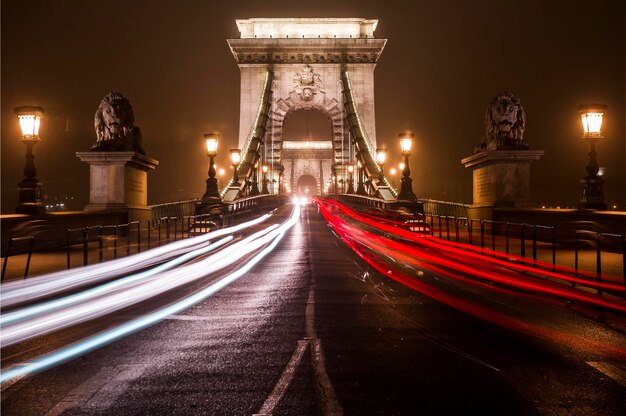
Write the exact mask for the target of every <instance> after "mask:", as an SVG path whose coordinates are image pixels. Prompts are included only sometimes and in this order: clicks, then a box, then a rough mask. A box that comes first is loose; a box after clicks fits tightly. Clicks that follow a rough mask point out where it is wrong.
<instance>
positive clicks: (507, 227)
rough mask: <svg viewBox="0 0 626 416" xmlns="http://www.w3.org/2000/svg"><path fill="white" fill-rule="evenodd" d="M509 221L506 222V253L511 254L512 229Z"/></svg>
mask: <svg viewBox="0 0 626 416" xmlns="http://www.w3.org/2000/svg"><path fill="white" fill-rule="evenodd" d="M510 225H511V224H509V222H507V223H506V254H509V230H510V228H511V227H510Z"/></svg>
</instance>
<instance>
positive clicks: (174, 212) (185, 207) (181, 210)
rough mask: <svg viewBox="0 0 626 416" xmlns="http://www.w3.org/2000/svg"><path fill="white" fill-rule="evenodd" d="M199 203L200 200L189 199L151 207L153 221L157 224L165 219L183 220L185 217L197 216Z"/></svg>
mask: <svg viewBox="0 0 626 416" xmlns="http://www.w3.org/2000/svg"><path fill="white" fill-rule="evenodd" d="M198 202H200V200H199V199H188V200H185V201H177V202H168V203H165V204H156V205H151V206H150V207H149V208H150V209H151V210H152V214H151V219H152V221H153V222H154V223H156V222H157V221H158V220H159V219H161V218H163V217H177V218H183V217H185V216H190V215H195V213H196V205H197V204H198Z"/></svg>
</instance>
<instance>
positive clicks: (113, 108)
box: [91, 92, 146, 155]
mask: <svg viewBox="0 0 626 416" xmlns="http://www.w3.org/2000/svg"><path fill="white" fill-rule="evenodd" d="M134 124H135V114H134V112H133V107H132V106H131V105H130V102H129V101H128V100H127V99H126V98H125V97H124V96H123V95H122V94H120V93H119V92H111V93H109V94H107V95H106V96H105V97H104V98H103V99H102V101H101V102H100V105H99V106H98V110H97V111H96V115H95V117H94V127H95V129H96V136H97V140H96V144H94V145H93V146H92V147H91V151H96V152H124V151H133V152H137V153H140V154H142V155H145V154H146V152H145V150H144V149H143V147H142V146H141V141H142V138H141V131H140V130H139V127H135V126H134Z"/></svg>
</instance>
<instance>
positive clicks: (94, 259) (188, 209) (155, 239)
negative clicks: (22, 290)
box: [2, 194, 289, 280]
mask: <svg viewBox="0 0 626 416" xmlns="http://www.w3.org/2000/svg"><path fill="white" fill-rule="evenodd" d="M288 201H289V198H288V197H287V196H284V195H273V194H270V195H259V196H255V197H249V198H242V199H239V200H236V201H234V202H231V203H228V204H221V205H216V206H214V207H213V208H215V209H213V210H212V211H211V212H210V213H202V214H197V215H196V214H195V211H196V209H197V208H198V206H199V202H198V201H197V200H188V201H180V202H174V203H168V204H159V205H154V206H153V207H156V208H157V211H156V213H154V215H152V218H150V219H146V220H141V221H132V222H129V223H126V224H117V225H95V226H89V227H81V228H71V229H68V230H67V232H66V235H65V243H64V249H65V257H66V259H65V268H66V269H70V268H72V267H77V266H86V265H89V264H95V263H99V262H103V261H107V260H113V259H117V258H119V257H121V256H129V255H131V254H136V253H140V252H141V251H142V250H148V249H150V248H153V247H156V246H161V245H162V244H167V243H169V242H173V241H177V240H180V239H184V238H190V237H193V236H195V235H198V234H201V233H206V232H209V231H212V230H214V229H217V228H221V227H224V226H227V225H233V224H236V223H238V222H241V221H244V220H246V219H248V218H250V217H251V216H254V215H257V214H258V215H260V214H261V213H262V212H266V211H269V210H270V209H272V208H274V207H277V206H278V205H280V204H283V203H285V202H288ZM192 207H193V210H192ZM172 212H174V213H179V216H176V215H172V216H170V215H164V216H159V213H172ZM185 213H190V214H192V215H182V214H185ZM24 242H28V243H29V245H28V248H27V249H26V248H25V247H23V243H24ZM34 242H35V237H34V236H24V237H16V238H12V239H11V240H9V243H8V245H7V247H6V250H5V251H4V252H3V254H4V261H3V266H2V280H4V277H5V273H6V269H7V262H8V260H9V257H13V256H16V255H23V254H27V255H28V257H27V261H26V267H25V271H24V275H23V277H24V278H26V277H28V271H29V267H30V264H31V257H32V255H33V254H34V252H33V248H34ZM35 253H36V252H35ZM61 253H62V252H61ZM76 256H80V257H79V260H78V259H76Z"/></svg>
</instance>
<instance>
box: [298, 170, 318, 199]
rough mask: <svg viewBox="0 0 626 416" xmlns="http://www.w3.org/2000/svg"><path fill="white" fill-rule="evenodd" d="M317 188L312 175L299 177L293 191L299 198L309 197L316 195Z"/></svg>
mask: <svg viewBox="0 0 626 416" xmlns="http://www.w3.org/2000/svg"><path fill="white" fill-rule="evenodd" d="M318 190H319V186H318V185H317V180H316V179H315V177H313V176H312V175H307V174H305V175H301V176H300V177H299V178H298V182H297V184H296V187H295V189H294V193H296V194H297V195H299V196H306V197H311V196H314V195H316V194H318V193H319V192H318Z"/></svg>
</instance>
